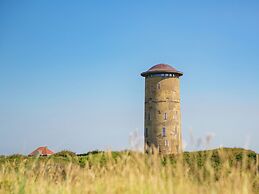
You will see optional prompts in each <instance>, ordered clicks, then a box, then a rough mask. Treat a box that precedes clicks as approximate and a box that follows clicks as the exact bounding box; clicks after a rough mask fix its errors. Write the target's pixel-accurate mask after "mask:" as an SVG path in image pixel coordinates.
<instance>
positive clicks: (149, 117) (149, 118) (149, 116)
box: [148, 112, 151, 121]
mask: <svg viewBox="0 0 259 194" xmlns="http://www.w3.org/2000/svg"><path fill="white" fill-rule="evenodd" d="M148 120H149V121H150V120H151V115H150V112H149V113H148Z"/></svg>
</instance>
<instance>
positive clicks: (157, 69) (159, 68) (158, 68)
mask: <svg viewBox="0 0 259 194" xmlns="http://www.w3.org/2000/svg"><path fill="white" fill-rule="evenodd" d="M156 73H173V74H177V75H179V76H182V75H183V73H182V72H180V71H178V70H176V69H175V68H173V67H171V66H170V65H168V64H157V65H155V66H153V67H151V68H150V69H149V70H148V71H145V72H143V73H141V76H143V77H146V76H148V75H150V74H156Z"/></svg>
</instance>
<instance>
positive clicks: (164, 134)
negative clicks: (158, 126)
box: [162, 127, 166, 137]
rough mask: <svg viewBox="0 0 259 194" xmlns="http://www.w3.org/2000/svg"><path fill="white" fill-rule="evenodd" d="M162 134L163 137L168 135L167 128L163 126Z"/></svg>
mask: <svg viewBox="0 0 259 194" xmlns="http://www.w3.org/2000/svg"><path fill="white" fill-rule="evenodd" d="M162 136H163V137H165V136H166V130H165V128H164V127H163V129H162Z"/></svg>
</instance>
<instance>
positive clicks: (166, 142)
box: [165, 139, 169, 147]
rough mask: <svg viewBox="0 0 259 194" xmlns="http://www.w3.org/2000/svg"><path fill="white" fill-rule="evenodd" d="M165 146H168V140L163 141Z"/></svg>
mask: <svg viewBox="0 0 259 194" xmlns="http://www.w3.org/2000/svg"><path fill="white" fill-rule="evenodd" d="M165 146H166V147H168V146H169V142H168V140H167V139H166V140H165Z"/></svg>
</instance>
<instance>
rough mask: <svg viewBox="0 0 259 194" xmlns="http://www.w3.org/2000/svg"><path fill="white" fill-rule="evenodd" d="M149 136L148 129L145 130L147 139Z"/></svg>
mask: <svg viewBox="0 0 259 194" xmlns="http://www.w3.org/2000/svg"><path fill="white" fill-rule="evenodd" d="M147 136H148V128H145V137H147Z"/></svg>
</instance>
